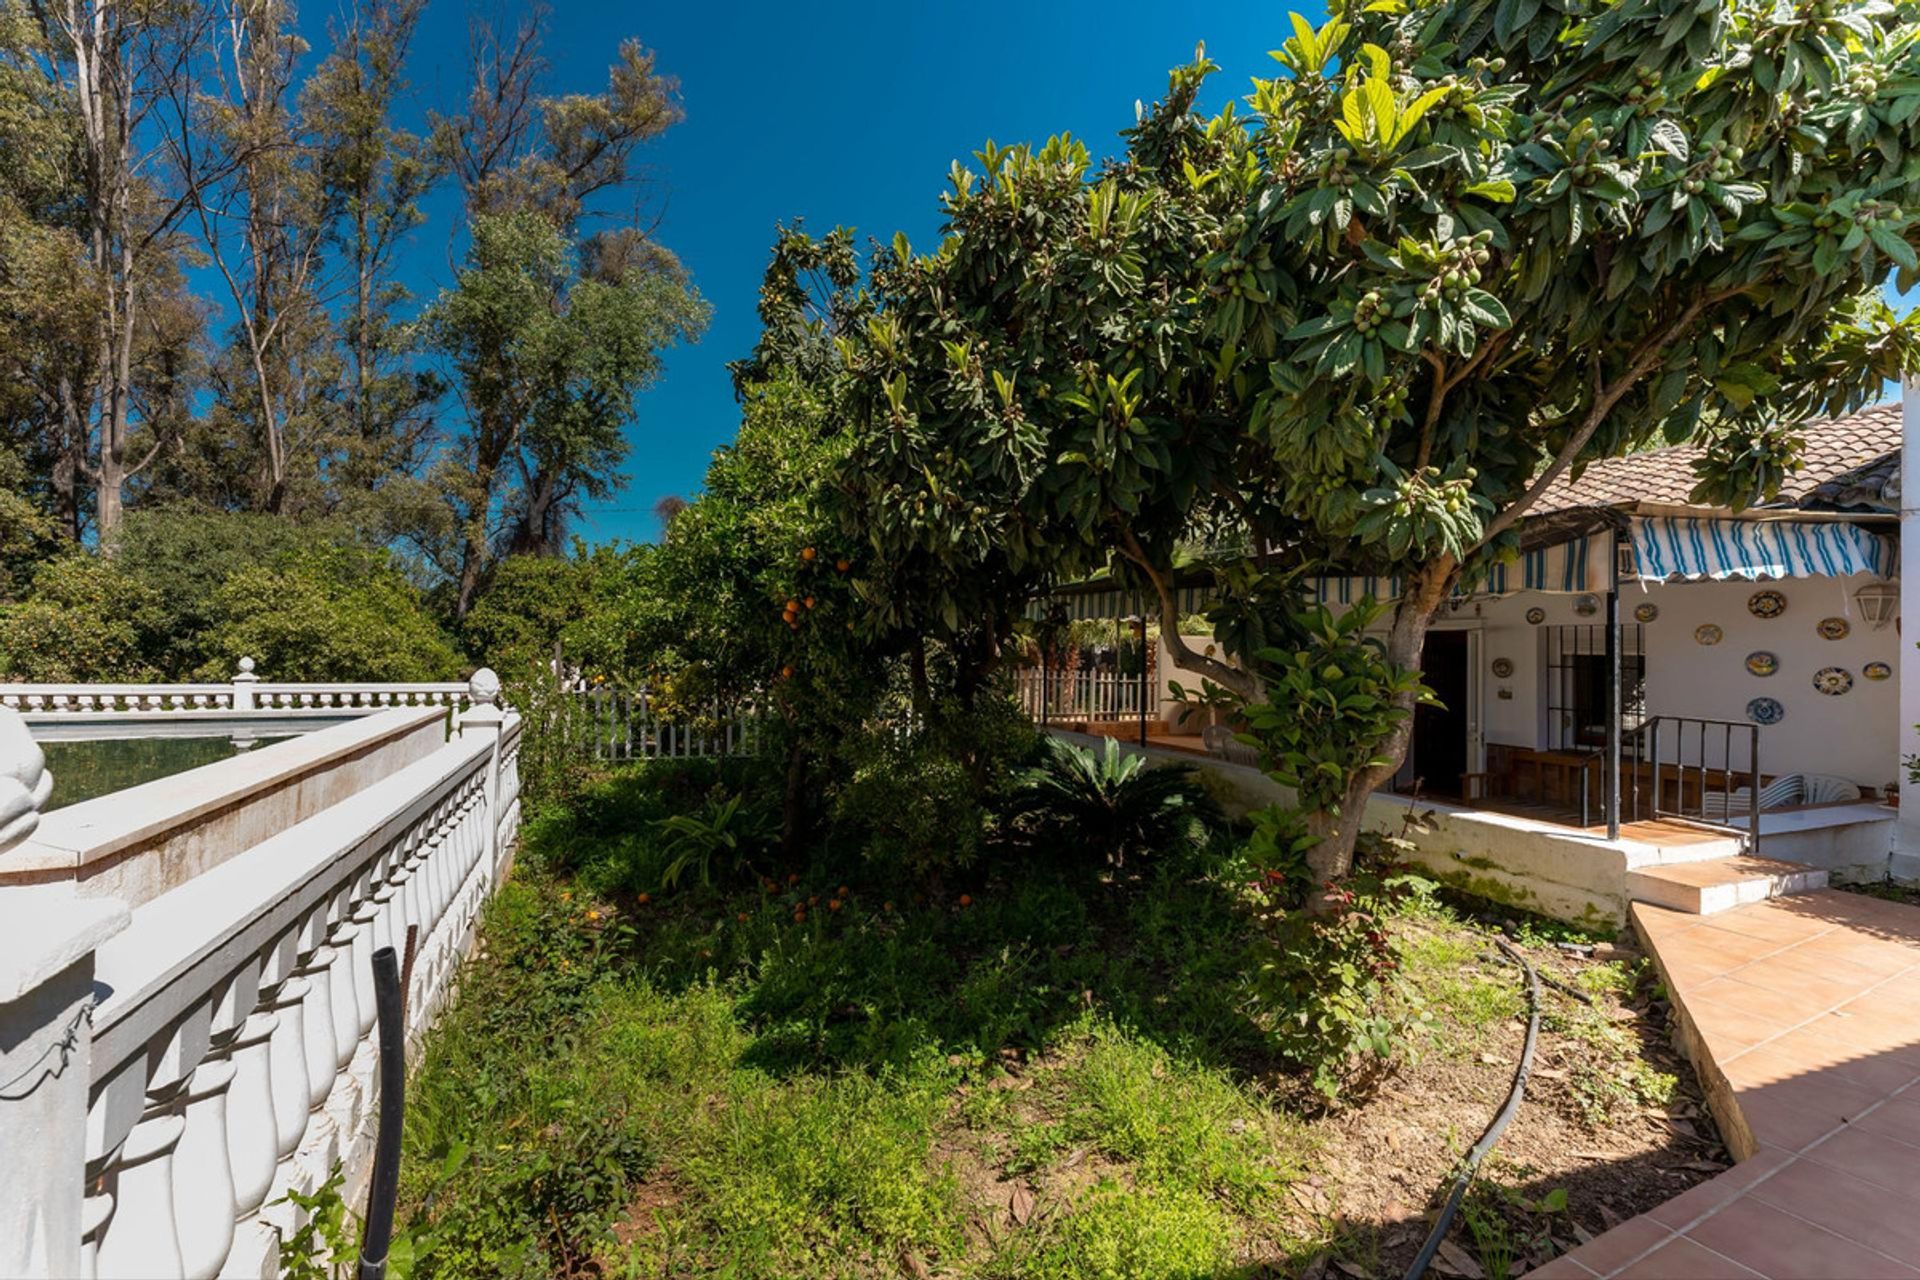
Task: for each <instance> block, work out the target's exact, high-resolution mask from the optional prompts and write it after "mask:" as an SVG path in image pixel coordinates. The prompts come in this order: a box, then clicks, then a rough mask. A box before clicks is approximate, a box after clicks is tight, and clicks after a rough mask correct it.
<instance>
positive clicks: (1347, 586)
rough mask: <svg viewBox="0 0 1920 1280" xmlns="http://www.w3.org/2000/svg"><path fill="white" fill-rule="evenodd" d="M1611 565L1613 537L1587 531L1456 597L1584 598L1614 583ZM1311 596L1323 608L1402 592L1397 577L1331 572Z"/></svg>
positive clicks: (1499, 567)
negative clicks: (1540, 594) (1539, 594)
mask: <svg viewBox="0 0 1920 1280" xmlns="http://www.w3.org/2000/svg"><path fill="white" fill-rule="evenodd" d="M1612 566H1613V535H1612V534H1611V533H1608V532H1605V531H1601V532H1598V533H1589V534H1584V535H1581V536H1579V537H1575V538H1569V539H1567V540H1566V541H1565V542H1556V543H1554V544H1553V545H1551V546H1546V547H1536V548H1534V549H1533V550H1532V551H1527V552H1523V553H1522V554H1521V556H1520V559H1519V560H1517V561H1516V562H1514V563H1512V564H1496V565H1494V566H1492V567H1491V568H1489V569H1488V570H1487V572H1486V573H1485V575H1484V576H1483V577H1481V578H1480V580H1479V581H1478V582H1476V583H1473V584H1470V585H1469V586H1468V587H1465V588H1462V589H1461V590H1459V591H1458V592H1457V593H1456V594H1458V595H1461V596H1474V595H1491V596H1503V595H1507V594H1509V593H1511V592H1514V591H1548V592H1554V593H1559V594H1566V595H1585V594H1587V593H1589V592H1595V591H1605V590H1607V589H1608V588H1609V587H1611V586H1612V585H1613V581H1612V577H1611V573H1612ZM1313 593H1314V598H1315V599H1317V600H1318V601H1319V602H1320V603H1321V604H1352V603H1353V602H1354V601H1356V600H1359V599H1361V598H1363V597H1365V596H1372V597H1373V598H1374V599H1376V600H1392V599H1395V598H1396V597H1398V596H1399V594H1400V577H1399V575H1398V574H1394V575H1390V576H1388V575H1381V576H1374V577H1341V576H1338V575H1334V574H1329V575H1326V576H1323V577H1319V578H1315V579H1314V580H1313Z"/></svg>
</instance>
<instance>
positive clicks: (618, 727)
mask: <svg viewBox="0 0 1920 1280" xmlns="http://www.w3.org/2000/svg"><path fill="white" fill-rule="evenodd" d="M562 732H563V733H564V734H565V739H566V741H567V742H568V743H569V744H571V745H573V746H575V747H576V748H577V749H578V750H580V751H582V752H583V753H585V754H588V755H591V756H592V757H593V758H594V759H595V760H604V761H620V760H698V759H708V758H719V757H724V756H751V755H757V754H759V751H760V743H761V734H760V715H759V713H758V712H757V711H756V710H755V709H754V708H753V707H752V706H742V707H736V708H732V709H729V708H727V707H726V706H724V705H723V704H721V703H720V702H718V701H713V702H710V703H709V704H708V705H707V706H706V707H705V708H703V709H702V710H701V711H699V712H697V713H695V714H692V715H689V714H687V713H686V712H685V711H681V712H679V713H678V714H676V715H673V716H671V717H669V716H666V715H664V714H663V713H662V712H661V711H660V709H659V708H658V707H657V706H656V705H655V703H654V699H653V696H652V694H651V693H650V692H649V691H648V690H647V689H646V688H645V687H641V688H638V689H615V688H611V687H604V686H603V687H599V688H591V689H582V690H576V691H574V692H573V693H572V695H571V696H570V698H569V703H568V706H567V709H566V711H565V712H564V713H563V721H562Z"/></svg>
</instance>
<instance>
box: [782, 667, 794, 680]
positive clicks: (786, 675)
mask: <svg viewBox="0 0 1920 1280" xmlns="http://www.w3.org/2000/svg"><path fill="white" fill-rule="evenodd" d="M780 678H781V679H782V680H791V679H793V668H792V667H782V668H780Z"/></svg>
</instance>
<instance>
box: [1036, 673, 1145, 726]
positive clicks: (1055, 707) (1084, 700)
mask: <svg viewBox="0 0 1920 1280" xmlns="http://www.w3.org/2000/svg"><path fill="white" fill-rule="evenodd" d="M1014 681H1015V688H1016V691H1017V693H1018V694H1019V698H1020V706H1021V708H1022V709H1023V710H1025V711H1026V713H1027V714H1028V715H1029V716H1031V717H1032V718H1033V721H1034V723H1036V724H1055V723H1058V722H1060V721H1062V720H1131V719H1134V718H1135V717H1137V716H1138V715H1139V714H1140V699H1141V696H1142V695H1143V693H1145V692H1146V691H1145V690H1144V689H1143V688H1142V681H1141V679H1140V677H1139V676H1137V675H1134V676H1127V675H1116V674H1115V673H1113V672H1111V671H1072V672H1057V671H1046V672H1042V671H1037V670H1033V669H1028V670H1023V671H1019V672H1017V673H1015V677H1014Z"/></svg>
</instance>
